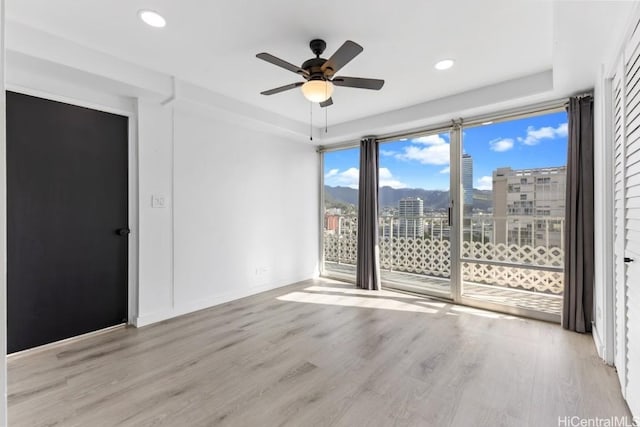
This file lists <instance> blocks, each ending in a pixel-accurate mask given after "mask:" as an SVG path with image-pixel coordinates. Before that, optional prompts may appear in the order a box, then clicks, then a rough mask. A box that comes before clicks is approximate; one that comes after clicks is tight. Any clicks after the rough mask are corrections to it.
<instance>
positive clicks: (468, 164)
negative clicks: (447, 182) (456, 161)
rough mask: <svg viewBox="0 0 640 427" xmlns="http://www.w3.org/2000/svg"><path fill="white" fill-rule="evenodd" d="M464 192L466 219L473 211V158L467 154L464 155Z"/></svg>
mask: <svg viewBox="0 0 640 427" xmlns="http://www.w3.org/2000/svg"><path fill="white" fill-rule="evenodd" d="M462 191H463V193H464V194H463V202H464V207H463V209H464V215H465V217H466V216H468V215H470V214H471V212H472V211H473V158H472V157H471V155H470V154H467V153H464V154H463V155H462Z"/></svg>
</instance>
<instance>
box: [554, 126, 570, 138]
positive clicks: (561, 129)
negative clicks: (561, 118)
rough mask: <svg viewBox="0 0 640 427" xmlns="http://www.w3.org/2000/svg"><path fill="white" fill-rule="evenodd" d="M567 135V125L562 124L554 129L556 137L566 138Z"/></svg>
mask: <svg viewBox="0 0 640 427" xmlns="http://www.w3.org/2000/svg"><path fill="white" fill-rule="evenodd" d="M568 134H569V123H562V124H561V125H560V126H558V127H557V128H556V135H558V136H567V135H568Z"/></svg>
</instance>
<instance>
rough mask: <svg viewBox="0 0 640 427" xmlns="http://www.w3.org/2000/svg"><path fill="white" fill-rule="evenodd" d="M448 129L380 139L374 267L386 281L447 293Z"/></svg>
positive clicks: (449, 226) (449, 220)
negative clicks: (377, 260) (377, 243)
mask: <svg viewBox="0 0 640 427" xmlns="http://www.w3.org/2000/svg"><path fill="white" fill-rule="evenodd" d="M450 158H451V141H450V133H449V132H443V133H433V134H425V135H419V136H415V137H411V138H402V139H398V140H394V141H388V142H384V143H381V144H380V170H379V174H380V182H379V213H380V226H379V228H380V240H379V241H380V267H381V270H382V271H381V277H382V281H383V283H384V284H385V285H386V286H389V287H394V288H399V289H403V290H408V291H413V292H420V293H428V294H431V295H437V296H442V297H446V298H451V297H452V292H451V266H452V263H451V255H452V254H451V247H452V245H451V237H452V235H454V234H455V233H454V232H453V229H452V225H453V223H452V217H451V215H450V214H451V209H450V208H451V205H450V201H451V198H450V192H449V188H450V180H451V172H450V163H451V162H450Z"/></svg>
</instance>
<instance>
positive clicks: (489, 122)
mask: <svg viewBox="0 0 640 427" xmlns="http://www.w3.org/2000/svg"><path fill="white" fill-rule="evenodd" d="M491 124H493V120H489V121H488V122H482V126H487V125H491Z"/></svg>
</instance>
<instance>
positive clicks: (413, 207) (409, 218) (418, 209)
mask: <svg viewBox="0 0 640 427" xmlns="http://www.w3.org/2000/svg"><path fill="white" fill-rule="evenodd" d="M397 235H398V237H412V238H417V237H424V202H423V201H422V199H420V198H418V197H406V198H404V199H400V201H399V202H398V233H397Z"/></svg>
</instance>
